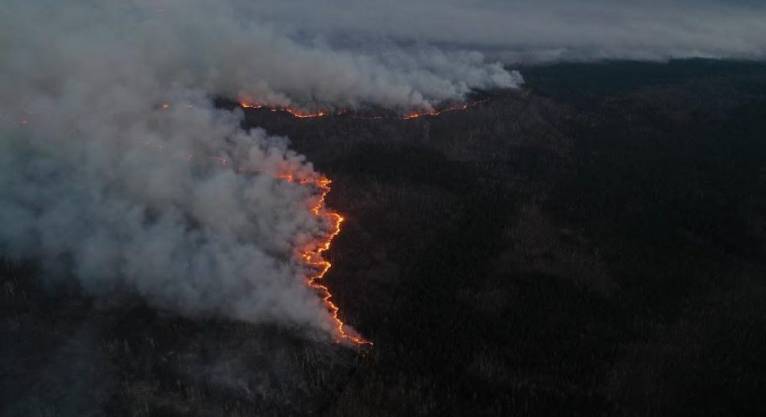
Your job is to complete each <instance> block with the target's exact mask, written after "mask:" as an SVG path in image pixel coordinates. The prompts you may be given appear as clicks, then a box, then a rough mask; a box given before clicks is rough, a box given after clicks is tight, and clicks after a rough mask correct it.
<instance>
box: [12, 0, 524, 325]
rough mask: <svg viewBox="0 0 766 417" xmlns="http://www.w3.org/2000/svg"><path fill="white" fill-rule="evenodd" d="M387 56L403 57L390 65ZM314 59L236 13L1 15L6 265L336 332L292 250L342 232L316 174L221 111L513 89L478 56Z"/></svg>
mask: <svg viewBox="0 0 766 417" xmlns="http://www.w3.org/2000/svg"><path fill="white" fill-rule="evenodd" d="M392 51H393V52H392ZM388 52H389V53H387V54H377V53H374V52H370V53H360V52H351V51H343V50H339V49H333V48H330V47H329V46H325V45H321V42H319V41H316V42H311V43H306V42H303V41H299V40H296V39H293V38H291V37H289V36H287V35H285V34H282V33H280V31H279V30H277V29H276V28H274V27H271V26H269V25H268V24H264V23H257V22H255V20H252V21H251V20H250V19H249V18H248V17H247V16H243V15H241V14H240V10H239V9H238V7H237V6H236V5H234V4H233V2H231V1H229V2H227V1H221V0H216V1H208V0H190V1H175V0H134V1H116V0H115V1H95V0H72V1H67V2H60V1H52V0H51V1H45V0H41V1H35V2H28V1H19V0H9V1H7V2H5V3H4V6H3V8H2V9H1V10H0V96H2V97H3V100H2V101H0V137H1V138H2V140H0V190H2V194H0V254H1V255H2V256H5V257H12V258H16V259H34V260H37V261H40V262H41V263H42V265H43V267H44V271H45V274H46V275H47V276H48V277H51V278H55V277H76V278H77V279H78V280H79V282H80V283H81V286H82V287H83V288H84V289H85V290H87V291H89V292H90V293H93V294H101V295H108V294H112V293H113V291H116V290H128V291H130V292H133V293H138V294H140V295H141V296H143V297H144V298H145V299H146V300H147V301H148V302H150V303H151V304H153V305H155V306H158V307H161V308H166V309H171V310H173V311H177V312H179V313H182V314H186V315H191V316H197V315H209V314H213V315H223V316H226V317H232V318H235V319H241V320H247V321H251V322H263V321H271V322H274V321H279V322H282V323H285V322H287V323H294V324H299V325H303V326H305V325H308V326H313V327H316V328H323V329H329V328H330V327H331V326H332V322H331V317H330V316H329V313H328V312H327V311H326V309H325V307H324V306H323V305H322V302H321V300H319V298H318V297H317V295H316V294H315V293H313V291H312V290H310V289H309V288H308V287H307V285H306V282H305V279H306V271H304V270H303V269H302V268H303V267H302V266H301V264H300V262H297V261H296V248H300V247H301V246H302V245H304V244H305V243H306V242H307V241H309V240H311V239H313V238H316V237H318V236H322V235H324V234H326V233H328V229H329V228H330V227H331V226H330V225H328V224H325V223H326V222H325V221H322V220H319V219H318V218H317V216H315V215H313V214H312V211H311V207H312V205H314V204H315V203H316V200H317V198H318V193H319V191H318V190H314V189H312V188H311V187H309V186H305V185H300V184H295V183H289V182H285V181H282V180H279V179H276V178H275V177H277V176H279V175H280V174H282V173H284V172H286V171H287V172H291V173H293V174H297V176H299V177H312V176H316V175H317V174H316V173H315V172H314V171H313V168H312V166H311V164H310V163H308V162H306V161H305V159H304V158H303V157H302V156H300V155H297V154H295V153H294V152H292V151H290V150H289V149H288V148H287V145H288V142H287V140H286V139H284V138H276V137H270V136H268V135H267V134H266V133H265V132H263V131H261V130H253V131H250V132H244V131H242V130H241V129H240V127H239V126H240V121H241V117H242V114H241V112H240V111H238V110H237V111H234V112H230V111H224V110H219V109H216V108H215V107H214V106H213V105H212V104H211V101H212V99H213V98H214V97H219V96H226V97H232V98H234V97H238V96H243V95H244V96H248V97H251V98H253V99H256V100H258V101H259V102H262V103H265V104H271V105H305V106H312V105H314V106H318V105H322V106H336V107H344V108H345V107H353V106H359V105H374V106H385V107H389V108H393V109H409V108H413V107H421V108H422V107H425V108H428V107H430V106H433V105H434V104H436V103H438V102H440V101H442V100H459V99H461V98H462V97H463V96H464V95H465V94H466V93H467V92H469V90H470V89H472V88H494V87H513V86H515V85H517V83H518V82H519V78H518V75H516V74H514V73H511V72H507V71H506V70H505V69H503V68H502V66H500V65H499V64H492V63H486V62H485V61H484V60H483V58H482V57H481V55H479V54H475V53H468V52H460V53H444V52H440V51H438V50H436V49H428V48H421V49H419V50H418V51H417V52H414V51H409V52H405V51H394V50H393V49H389V50H388Z"/></svg>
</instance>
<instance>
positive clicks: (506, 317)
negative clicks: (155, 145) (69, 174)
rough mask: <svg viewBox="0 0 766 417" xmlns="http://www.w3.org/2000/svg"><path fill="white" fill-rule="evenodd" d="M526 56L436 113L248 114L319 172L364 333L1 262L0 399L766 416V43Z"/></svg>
mask: <svg viewBox="0 0 766 417" xmlns="http://www.w3.org/2000/svg"><path fill="white" fill-rule="evenodd" d="M521 72H522V74H523V75H524V77H525V79H526V85H525V87H524V88H522V89H521V90H512V91H491V92H482V93H477V97H476V99H477V100H481V102H480V103H479V104H477V105H475V106H472V107H470V108H468V109H467V110H465V111H452V112H447V113H443V114H441V115H439V116H434V117H428V116H426V117H420V118H416V119H412V120H401V119H398V118H396V117H382V118H374V119H373V118H370V117H363V116H361V115H358V114H354V113H346V114H340V115H335V116H327V117H323V118H311V119H296V118H294V117H293V116H291V115H290V114H288V113H285V112H271V111H268V110H266V109H245V110H244V112H245V119H244V122H243V123H244V127H246V128H247V127H255V126H257V127H262V128H265V129H266V130H267V131H269V132H270V133H272V134H277V135H285V136H288V137H289V138H290V140H291V143H292V148H293V149H295V150H296V151H298V152H300V153H302V154H305V155H306V156H307V158H308V160H310V161H312V162H313V163H314V165H315V167H316V168H317V169H318V170H319V171H321V172H322V173H324V174H326V175H327V176H328V177H329V178H331V179H332V180H333V187H332V192H331V193H330V194H329V195H328V196H327V204H328V205H329V206H330V207H332V208H333V209H335V210H338V211H339V212H340V213H342V214H343V215H344V217H345V222H344V227H343V232H342V233H341V234H340V235H339V236H337V238H336V239H335V241H334V243H333V246H332V249H331V250H330V251H329V252H328V253H327V254H326V256H327V257H328V258H329V260H330V261H332V263H333V268H332V269H331V270H330V271H329V272H328V274H327V275H326V277H325V283H326V285H327V286H328V287H330V288H331V289H332V292H333V295H334V300H335V302H336V303H337V304H338V305H339V306H340V308H341V311H340V315H341V316H342V318H343V319H344V320H345V321H346V322H347V323H349V324H350V325H351V326H353V327H354V328H355V329H356V330H357V331H359V333H360V334H362V335H364V336H365V337H366V338H368V339H369V340H371V341H373V342H374V346H372V347H366V346H365V347H361V348H349V347H347V346H342V345H337V344H330V343H327V342H326V341H325V340H324V338H322V337H317V340H312V339H311V338H306V337H305V332H304V331H303V330H302V329H290V328H279V327H267V326H254V325H250V324H245V323H237V322H232V321H228V320H223V319H198V320H193V319H186V318H180V317H178V316H176V315H173V314H171V313H168V312H163V311H158V310H155V309H152V308H150V307H148V306H146V305H145V304H144V303H143V302H142V301H140V300H139V299H135V298H133V297H130V296H124V297H121V298H116V297H115V298H113V299H109V300H104V299H91V298H89V297H86V296H84V295H82V294H81V293H80V290H79V289H78V288H77V287H76V286H74V285H73V286H72V287H69V288H50V287H48V286H46V285H44V284H43V281H42V280H41V279H39V276H38V275H39V274H38V272H37V268H36V266H35V263H34V261H33V260H31V261H30V262H29V263H28V264H23V265H21V264H17V263H10V262H4V263H3V264H2V266H1V267H0V280H1V281H2V282H1V283H0V297H1V299H2V302H1V303H0V315H1V317H0V318H1V319H2V320H0V339H1V340H2V343H0V375H1V378H0V414H1V415H3V416H46V417H47V416H90V415H93V416H96V415H106V416H114V417H116V416H182V415H183V416H187V415H188V416H219V415H220V416H291V415H296V416H302V415H307V416H349V417H352V416H353V417H365V416H420V415H435V416H448V415H455V416H483V415H487V416H511V415H519V416H523V415H530V416H547V415H554V416H562V415H581V416H597V415H615V416H639V415H640V416H666V415H677V416H681V415H695V416H699V415H710V416H717V415H741V416H746V415H764V414H766V405H765V404H766V403H764V401H763V394H764V392H766V359H764V358H766V330H764V329H766V303H764V302H763V300H764V299H765V298H766V281H764V279H765V278H764V277H766V261H765V260H766V140H765V139H764V138H765V136H764V135H766V65H763V64H755V63H744V62H720V61H705V60H686V61H673V62H670V63H668V64H646V63H635V62H611V63H602V64H561V65H552V66H546V67H530V68H522V70H521ZM222 105H224V106H225V105H227V104H225V103H224V104H222ZM229 105H230V104H229Z"/></svg>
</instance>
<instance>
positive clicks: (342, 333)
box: [278, 173, 372, 346]
mask: <svg viewBox="0 0 766 417" xmlns="http://www.w3.org/2000/svg"><path fill="white" fill-rule="evenodd" d="M278 178H279V179H282V180H284V181H287V182H294V183H298V184H302V185H313V186H315V187H317V188H318V189H319V190H320V191H321V194H320V196H319V199H318V200H317V202H316V204H315V205H314V206H313V207H312V208H311V213H312V214H313V215H314V216H316V217H319V218H323V219H325V220H328V221H330V224H331V231H330V233H328V234H327V235H326V236H324V238H323V239H322V240H320V241H319V242H313V243H311V244H308V245H306V246H305V247H304V248H303V249H300V250H299V251H298V257H299V259H300V260H301V262H302V263H303V264H304V265H305V266H307V267H309V269H311V270H313V271H315V272H314V273H311V274H309V276H308V279H307V285H308V286H309V287H311V288H312V289H314V290H316V291H317V292H318V293H319V294H320V296H321V298H322V302H323V303H324V305H325V307H326V308H327V309H328V310H329V311H330V315H331V317H332V320H333V322H334V324H335V330H336V332H337V337H338V339H339V340H340V341H348V342H351V343H352V344H355V345H360V346H361V345H369V346H372V342H370V341H369V340H367V339H365V338H363V337H361V336H359V335H356V334H354V333H352V332H350V331H348V330H347V329H346V324H345V323H344V322H343V320H341V318H340V316H339V315H340V308H339V307H338V306H337V304H335V303H334V302H333V301H332V293H331V292H330V288H328V287H327V286H326V285H323V284H321V283H319V281H321V280H322V279H323V278H324V277H325V275H326V274H327V271H329V270H330V268H332V264H331V263H330V262H329V261H327V260H326V259H324V257H323V256H322V254H323V253H324V252H327V251H328V250H329V249H330V246H331V245H332V241H333V239H335V237H336V236H338V234H340V231H341V224H343V221H344V220H345V219H344V218H343V216H341V215H340V214H339V213H337V212H334V211H329V210H327V209H326V207H325V197H326V196H327V194H328V193H329V192H330V184H331V183H332V181H331V180H330V179H329V178H327V177H319V178H308V179H296V178H295V177H294V176H293V175H292V174H290V173H287V174H282V175H279V176H278Z"/></svg>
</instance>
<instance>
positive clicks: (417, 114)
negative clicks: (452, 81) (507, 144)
mask: <svg viewBox="0 0 766 417" xmlns="http://www.w3.org/2000/svg"><path fill="white" fill-rule="evenodd" d="M484 101H486V100H481V101H474V102H470V103H461V104H456V105H453V106H449V107H444V108H441V109H438V110H416V111H411V112H409V113H406V114H404V115H401V116H399V118H400V119H402V120H413V119H418V118H421V117H425V116H430V117H435V116H439V115H441V114H443V113H447V112H453V111H460V110H467V109H469V108H470V107H473V106H476V105H478V104H480V103H483V102H484ZM239 105H240V106H241V107H242V108H244V109H268V110H270V111H273V112H280V111H281V112H285V113H289V114H290V115H291V116H293V117H295V118H297V119H312V118H319V117H325V116H331V115H336V116H339V115H342V114H346V113H349V111H347V110H341V111H337V112H334V113H333V112H329V111H325V110H319V111H316V112H310V111H306V110H301V109H299V108H296V107H290V106H287V107H284V106H276V107H270V106H267V105H265V104H261V103H256V102H254V101H250V100H245V99H241V100H240V101H239ZM361 118H364V119H383V118H384V117H382V116H364V117H361Z"/></svg>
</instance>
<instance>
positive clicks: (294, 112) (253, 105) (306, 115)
mask: <svg viewBox="0 0 766 417" xmlns="http://www.w3.org/2000/svg"><path fill="white" fill-rule="evenodd" d="M239 105H240V106H241V107H242V108H243V109H263V108H265V109H268V110H270V111H273V112H279V111H282V112H285V113H289V114H290V115H291V116H293V117H295V118H297V119H313V118H317V117H325V116H329V115H330V114H329V113H328V112H325V111H323V110H319V111H316V112H310V111H306V110H302V109H299V108H297V107H291V106H277V107H269V106H266V105H265V104H261V103H257V102H254V101H250V100H246V99H241V100H240V101H239Z"/></svg>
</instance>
